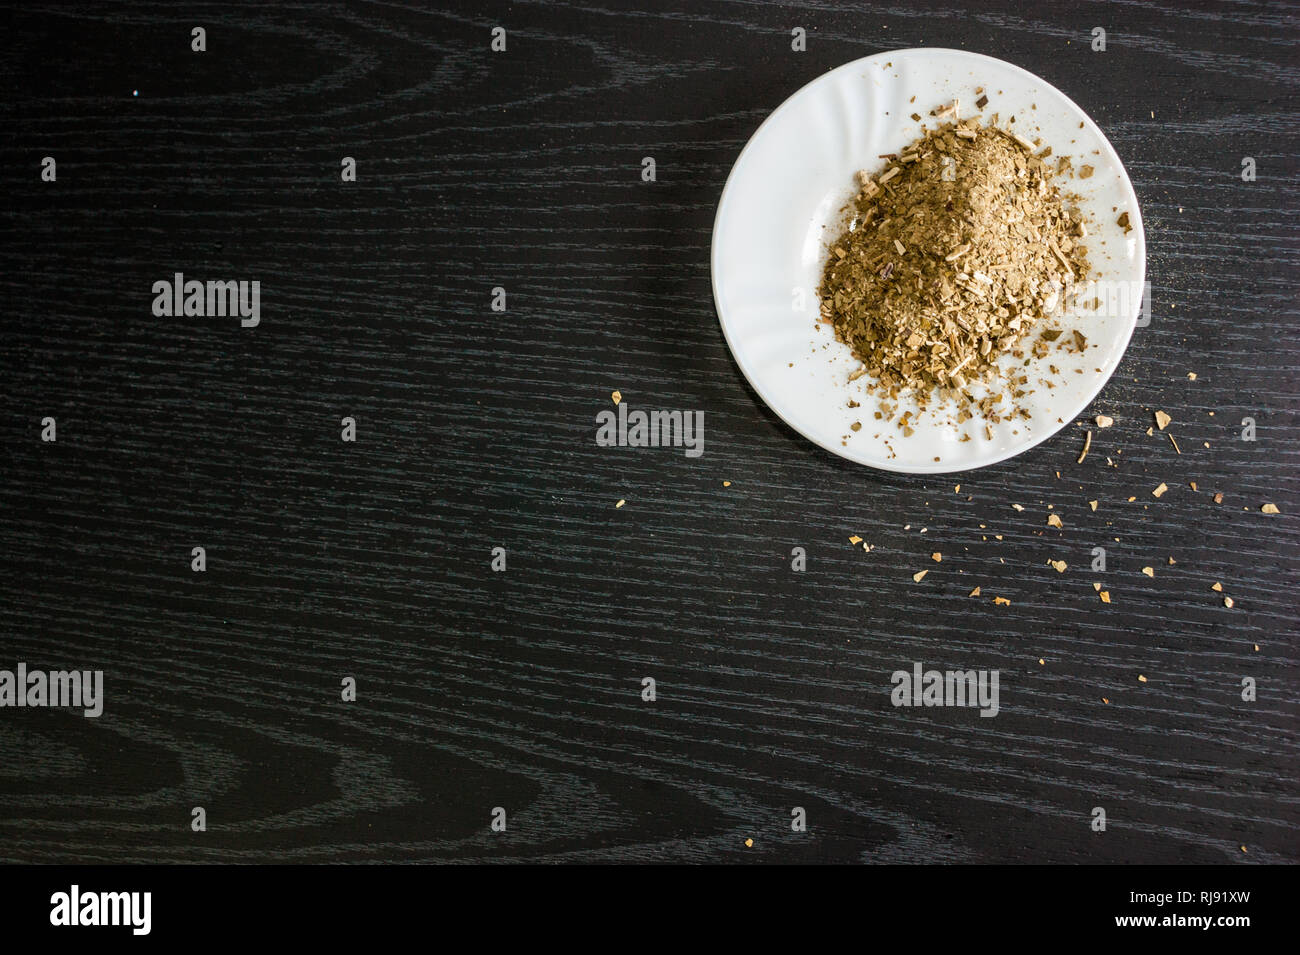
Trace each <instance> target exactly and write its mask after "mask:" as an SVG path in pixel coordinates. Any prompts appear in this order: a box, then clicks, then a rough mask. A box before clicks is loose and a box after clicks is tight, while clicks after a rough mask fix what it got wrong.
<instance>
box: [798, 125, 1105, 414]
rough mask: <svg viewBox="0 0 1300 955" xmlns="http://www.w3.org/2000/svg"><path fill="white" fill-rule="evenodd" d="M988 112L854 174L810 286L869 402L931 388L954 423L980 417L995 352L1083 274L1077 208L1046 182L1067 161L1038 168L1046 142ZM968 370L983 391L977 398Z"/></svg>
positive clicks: (988, 410) (992, 400)
mask: <svg viewBox="0 0 1300 955" xmlns="http://www.w3.org/2000/svg"><path fill="white" fill-rule="evenodd" d="M956 109H957V105H956V104H955V103H954V104H952V105H951V106H948V107H945V108H944V109H942V110H939V111H937V113H936V115H938V116H940V117H942V116H944V115H949V116H953V117H954V118H955V113H956ZM996 122H997V117H996V116H994V117H993V120H992V123H991V124H990V125H988V126H984V125H981V124H980V122H979V121H978V119H975V118H971V119H966V120H960V121H954V120H949V121H947V122H945V123H943V124H942V125H940V126H939V127H938V128H935V129H931V130H927V131H926V133H925V135H924V136H922V137H921V138H920V139H918V140H916V141H915V142H913V143H912V144H911V145H910V146H908V147H907V148H906V149H904V150H903V151H902V152H901V153H900V154H898V155H890V156H887V157H882V158H885V159H887V160H889V161H888V163H887V166H886V168H885V169H884V170H883V171H882V172H881V173H880V174H879V175H878V176H876V177H873V176H871V175H869V174H867V173H866V172H860V173H858V178H859V181H860V183H861V185H862V190H861V192H859V193H858V195H857V197H856V199H855V200H854V202H853V203H852V206H851V207H850V208H849V210H848V212H849V222H848V228H847V231H845V232H844V234H843V235H841V236H840V237H839V238H838V239H837V240H836V241H835V242H833V243H831V253H830V256H829V258H828V261H827V263H826V268H825V270H824V272H823V275H822V282H821V286H820V288H819V289H818V294H819V296H820V298H821V314H822V321H824V322H828V323H830V324H832V325H833V326H834V328H835V334H836V336H837V337H838V338H839V339H840V340H841V341H843V342H845V343H847V344H848V345H849V346H851V347H852V349H853V353H854V355H855V356H856V357H857V358H858V359H859V360H861V362H862V367H861V368H860V369H858V370H857V371H856V372H854V374H853V376H852V378H851V379H850V380H852V379H853V378H857V377H860V376H862V375H870V376H871V377H872V378H874V379H875V382H874V383H873V384H872V385H871V386H870V387H871V389H872V390H874V391H878V392H880V393H881V394H882V397H883V398H887V399H891V400H892V399H897V398H898V397H899V396H900V395H901V394H903V393H904V392H908V391H910V392H912V393H913V394H914V395H915V397H916V400H917V402H918V403H919V404H920V406H921V407H924V406H925V404H926V402H927V400H928V399H929V398H930V396H931V395H932V394H935V393H936V392H937V393H938V394H939V395H941V396H942V397H945V398H948V397H951V398H954V399H956V400H957V402H958V405H959V407H960V409H961V410H960V412H959V420H961V421H965V420H967V419H969V418H970V417H972V416H973V413H972V410H971V409H972V408H973V409H976V410H978V411H980V412H981V413H982V414H983V415H984V417H985V418H987V419H989V420H993V421H997V420H999V419H1000V418H1001V417H1006V416H1008V415H1009V414H1010V410H1009V408H1008V406H1007V405H1001V406H999V402H1000V399H1001V397H1002V396H1001V395H1000V394H997V392H998V390H999V389H998V385H999V383H998V382H997V381H993V380H991V379H993V376H994V375H995V369H996V365H997V362H998V361H999V359H1001V358H1002V357H1003V356H1004V355H1006V354H1007V353H1012V354H1015V355H1016V356H1017V357H1022V353H1021V349H1020V344H1021V342H1022V341H1024V340H1025V339H1026V337H1027V336H1029V335H1030V334H1031V333H1032V332H1033V330H1034V329H1035V327H1037V326H1039V325H1040V323H1044V320H1045V319H1046V318H1047V317H1048V316H1050V315H1051V314H1052V313H1053V312H1054V311H1055V310H1056V309H1057V308H1058V307H1059V306H1060V305H1061V304H1062V303H1063V302H1064V301H1065V299H1066V298H1067V297H1068V296H1069V294H1070V292H1071V291H1072V287H1078V286H1080V285H1081V284H1082V283H1083V281H1084V280H1085V279H1086V278H1087V277H1088V273H1089V265H1088V257H1087V250H1086V249H1085V248H1084V246H1082V245H1081V244H1080V240H1081V239H1082V238H1083V237H1084V236H1086V235H1087V231H1086V229H1085V228H1084V224H1083V220H1082V217H1081V216H1080V215H1079V213H1077V212H1075V211H1072V210H1070V209H1068V208H1067V207H1066V201H1065V197H1064V196H1063V194H1062V193H1061V190H1060V188H1059V187H1058V186H1057V185H1055V184H1053V182H1052V179H1053V178H1054V177H1055V176H1056V175H1057V174H1058V173H1063V172H1064V171H1065V170H1067V169H1068V168H1069V161H1068V160H1066V159H1064V158H1061V159H1059V160H1057V161H1056V162H1055V163H1050V164H1049V163H1048V162H1046V159H1047V157H1048V156H1049V155H1050V154H1051V147H1047V148H1044V149H1042V150H1041V151H1038V150H1037V147H1035V145H1034V144H1033V143H1030V142H1029V141H1028V140H1025V139H1022V138H1021V137H1020V136H1017V135H1015V134H1014V133H1009V132H1006V131H1004V130H1002V129H1000V128H998V127H997V126H996ZM1057 335H1059V331H1057V332H1056V334H1052V335H1049V336H1045V337H1048V338H1049V340H1055V338H1056V337H1057ZM1045 348H1046V346H1045V345H1040V346H1039V348H1038V349H1036V351H1037V350H1039V349H1041V350H1045ZM979 380H984V381H990V383H991V385H992V387H991V389H990V391H991V392H993V394H992V395H985V396H984V397H983V398H981V399H978V400H977V399H976V398H975V397H974V396H973V395H972V394H971V392H970V390H969V386H970V384H971V383H973V382H975V381H979ZM1024 380H1026V379H1024V376H1020V377H1019V378H1016V379H1014V380H1012V381H1009V382H1008V383H1007V384H1009V385H1010V386H1011V388H1012V389H1013V391H1014V389H1015V387H1016V386H1017V385H1018V384H1023V381H1024ZM886 408H887V409H888V405H886ZM887 413H888V414H890V416H892V412H890V411H887ZM907 416H910V414H909V415H907ZM907 416H905V417H907ZM900 423H901V424H902V425H903V427H904V433H908V432H910V430H911V429H910V427H908V426H907V422H906V421H901V422H900Z"/></svg>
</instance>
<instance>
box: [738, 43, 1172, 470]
mask: <svg viewBox="0 0 1300 955" xmlns="http://www.w3.org/2000/svg"><path fill="white" fill-rule="evenodd" d="M976 87H983V88H984V91H985V93H986V94H987V95H988V97H989V102H988V104H987V105H986V106H985V107H984V109H983V110H982V111H977V110H976V109H975V106H974V103H975V100H976V99H977V98H978V97H977V96H976V94H975V89H976ZM912 97H916V99H915V101H913V100H912ZM954 98H958V99H960V101H961V115H962V116H963V117H966V116H970V115H973V114H975V113H977V112H978V114H979V115H981V116H983V117H984V120H985V121H986V122H987V121H988V118H989V117H990V116H991V115H992V114H994V113H998V114H999V118H1000V120H999V124H1000V125H1001V126H1003V127H1004V128H1009V129H1013V130H1015V131H1017V132H1019V133H1020V134H1021V135H1022V136H1025V137H1026V138H1029V139H1034V138H1036V137H1039V136H1041V137H1042V138H1043V141H1044V145H1050V146H1051V147H1052V150H1053V155H1054V156H1060V155H1067V156H1069V157H1070V158H1071V160H1072V161H1073V162H1074V166H1075V169H1076V170H1077V169H1078V167H1079V166H1081V165H1083V164H1085V163H1086V164H1088V165H1091V166H1093V168H1094V169H1095V170H1096V172H1095V173H1094V175H1093V176H1092V177H1091V178H1089V179H1078V178H1077V177H1075V178H1070V177H1068V176H1066V177H1058V179H1057V180H1056V181H1058V182H1060V183H1061V184H1062V188H1064V189H1066V190H1067V191H1075V192H1078V193H1079V194H1080V195H1081V197H1082V200H1081V203H1080V208H1081V209H1082V211H1083V212H1084V213H1085V217H1086V222H1087V226H1088V232H1089V237H1088V239H1087V241H1086V243H1085V244H1086V245H1087V247H1088V253H1089V258H1090V259H1091V262H1092V265H1093V270H1094V273H1093V276H1092V277H1093V279H1094V280H1099V281H1101V282H1102V283H1104V284H1103V285H1102V286H1101V288H1102V290H1103V293H1104V292H1110V293H1111V296H1110V297H1107V296H1104V295H1103V298H1104V301H1106V302H1107V303H1108V304H1109V306H1110V307H1109V308H1103V309H1102V310H1101V312H1100V313H1098V312H1083V311H1079V310H1077V309H1076V310H1068V311H1066V312H1065V313H1064V314H1063V315H1062V316H1061V317H1060V319H1059V321H1060V323H1061V324H1062V325H1063V326H1064V327H1065V328H1066V329H1067V332H1066V334H1065V336H1064V337H1065V338H1068V337H1070V335H1069V331H1068V329H1071V328H1075V327H1077V328H1078V329H1079V330H1080V331H1082V332H1083V333H1084V335H1085V336H1086V337H1087V339H1088V343H1089V346H1090V347H1088V348H1087V349H1086V351H1085V352H1084V354H1083V355H1075V354H1074V353H1073V352H1072V351H1068V350H1058V349H1057V348H1055V347H1053V348H1052V350H1051V351H1050V353H1049V355H1048V356H1047V357H1046V358H1044V359H1041V360H1040V359H1035V360H1034V362H1033V363H1032V364H1031V366H1030V367H1029V368H1027V369H1025V372H1027V373H1029V375H1030V387H1032V388H1033V389H1034V391H1033V393H1032V394H1031V395H1029V396H1027V397H1026V398H1023V399H1021V401H1020V405H1021V406H1023V407H1025V408H1026V409H1027V410H1028V411H1029V412H1030V414H1031V415H1032V417H1031V419H1030V420H1028V421H1024V420H1017V421H1014V422H1002V423H1000V424H997V425H994V426H993V439H992V440H991V441H990V440H987V439H986V438H985V436H984V422H983V419H982V418H980V417H978V416H977V417H976V418H974V419H972V420H971V421H968V422H966V424H965V427H964V428H963V427H960V426H956V425H954V424H952V423H951V422H952V414H951V412H952V411H953V410H954V409H953V408H952V407H951V406H947V407H945V406H943V405H942V404H932V405H931V410H930V411H929V412H927V413H925V414H923V415H922V416H921V418H920V420H919V421H918V422H916V424H915V426H914V427H915V433H914V434H913V435H912V436H911V437H906V438H905V437H903V436H902V434H901V432H900V431H899V430H898V428H897V426H896V425H894V424H886V423H884V422H881V421H877V420H875V418H874V412H875V411H876V409H877V404H876V401H875V399H874V398H872V397H871V396H869V395H867V393H866V389H865V387H864V386H865V385H866V384H867V383H868V382H869V381H870V379H868V378H861V379H859V380H858V381H857V382H853V383H850V382H848V376H849V373H850V372H851V371H852V370H853V369H854V368H856V367H857V365H858V363H857V362H856V361H854V360H853V358H852V356H851V354H850V352H849V349H848V346H846V345H843V344H841V343H839V342H837V341H835V336H834V333H833V332H832V331H831V329H830V326H827V325H820V324H818V323H817V315H818V300H817V294H816V288H817V285H818V284H819V280H820V278H821V271H822V266H823V265H824V263H825V259H826V254H827V244H828V242H830V241H832V240H834V239H835V238H836V234H837V232H838V230H839V228H840V227H841V224H842V214H841V210H842V209H843V207H844V205H845V204H846V203H847V202H849V201H850V200H851V199H852V197H853V195H854V193H855V192H856V188H855V182H854V178H853V177H854V174H855V173H856V172H857V170H859V169H863V168H866V169H868V170H870V171H872V172H877V171H879V170H880V169H881V168H882V165H883V161H882V160H880V159H878V158H877V157H878V156H880V155H881V154H884V153H896V152H898V151H899V150H900V149H901V148H902V147H903V146H905V145H907V144H908V143H909V142H911V141H912V140H913V139H915V138H916V137H917V136H918V135H920V133H921V125H922V122H928V123H929V124H930V125H934V124H935V120H933V119H931V118H930V117H929V112H930V110H932V109H934V108H936V107H938V106H941V105H944V104H946V103H949V102H951V101H952V100H953V99H954ZM912 113H919V114H920V115H921V117H922V122H915V121H913V120H912V119H911V118H910V116H911V114H912ZM1011 116H1015V118H1016V119H1015V122H1014V123H1012V124H1009V123H1008V120H1009V118H1010V117H1011ZM1080 124H1082V126H1080ZM1121 212H1128V214H1129V221H1130V223H1131V225H1132V231H1130V232H1128V233H1127V234H1125V233H1124V230H1123V229H1121V228H1120V227H1119V226H1118V225H1117V224H1116V219H1117V218H1118V215H1119V213H1121ZM712 267H713V296H714V300H715V301H716V303H717V308H718V317H719V319H720V321H721V323H722V331H723V334H724V335H725V336H726V339H727V345H728V347H729V348H730V349H731V354H732V355H733V356H734V357H735V359H736V363H737V364H738V365H739V366H740V369H741V371H742V372H744V374H745V377H746V378H748V379H749V383H750V384H751V385H752V386H753V388H754V390H755V391H757V392H758V394H759V395H760V396H761V397H762V399H763V401H765V402H766V403H767V405H768V407H770V408H771V409H772V410H773V411H775V412H776V413H777V414H778V415H780V416H781V417H782V418H783V419H784V420H785V421H786V423H787V424H789V425H790V426H791V427H792V428H794V429H795V430H796V431H798V432H799V433H800V434H802V435H804V436H805V437H806V438H808V439H809V440H811V441H815V442H816V443H817V444H820V445H821V446H822V447H823V448H826V449H827V450H828V451H833V452H835V453H836V454H838V455H841V456H842V457H846V458H848V459H850V460H852V461H857V462H858V463H860V464H866V465H870V466H871V467H875V468H882V469H884V470H887V471H902V472H908V473H916V474H925V473H941V472H948V471H961V470H965V469H967V468H978V467H984V466H986V465H990V464H995V463H997V462H998V461H1004V460H1006V459H1007V458H1010V457H1012V456H1014V455H1016V454H1019V453H1020V452H1022V451H1025V450H1028V449H1029V448H1032V447H1033V446H1034V445H1036V444H1039V443H1040V442H1042V441H1045V440H1047V438H1049V437H1051V436H1052V435H1053V434H1055V433H1056V432H1057V431H1059V430H1060V429H1061V428H1063V427H1064V426H1065V425H1067V424H1069V423H1070V422H1071V421H1073V420H1074V419H1075V418H1076V417H1077V416H1078V415H1079V414H1080V413H1082V412H1083V411H1084V410H1085V409H1086V408H1087V407H1088V404H1089V403H1090V402H1091V401H1092V399H1093V398H1094V397H1096V395H1097V393H1098V392H1099V391H1100V390H1101V388H1102V386H1103V385H1105V383H1106V381H1107V380H1108V379H1109V378H1110V376H1111V374H1112V373H1113V372H1114V371H1115V368H1116V367H1117V366H1118V365H1119V361H1120V358H1121V357H1123V355H1124V349H1125V348H1126V347H1127V345H1128V342H1129V338H1130V337H1131V336H1132V334H1133V328H1134V326H1135V324H1136V322H1137V317H1138V314H1139V311H1140V305H1141V294H1140V290H1141V288H1142V284H1143V282H1144V281H1145V276H1146V241H1145V237H1144V234H1143V231H1142V216H1141V213H1140V211H1139V209H1138V203H1137V196H1136V195H1135V194H1134V192H1133V184H1132V183H1131V182H1129V178H1128V174H1127V173H1125V171H1124V167H1123V165H1122V164H1121V163H1120V161H1119V157H1118V156H1117V155H1116V154H1115V150H1114V149H1113V148H1112V147H1111V145H1110V143H1109V142H1107V141H1106V137H1105V136H1103V135H1102V132H1101V130H1100V129H1098V128H1097V126H1096V124H1095V123H1093V121H1092V120H1091V119H1089V118H1088V116H1087V115H1086V114H1085V113H1084V112H1083V110H1081V109H1079V107H1078V106H1076V105H1075V104H1074V103H1073V102H1071V101H1070V100H1069V99H1068V98H1067V97H1066V96H1065V94H1063V93H1061V92H1060V91H1059V90H1057V89H1055V88H1054V87H1052V86H1050V85H1049V84H1048V83H1046V82H1044V81H1043V80H1041V79H1039V78H1038V77H1037V76H1034V75H1033V74H1032V73H1028V72H1026V71H1025V70H1022V69H1020V68H1019V67H1017V66H1012V65H1011V64H1009V63H1004V62H1003V61H1001V60H995V59H993V58H992V57H987V56H981V55H979V54H976V53H966V52H964V51H961V50H927V49H918V50H898V51H895V52H891V53H880V54H877V55H875V56H868V57H866V58H864V59H861V60H855V61H854V62H852V63H848V64H846V65H844V66H841V67H839V68H838V69H836V70H832V71H831V72H829V73H827V74H826V75H824V76H821V77H818V78H817V79H815V80H813V81H812V82H811V83H809V84H808V85H807V86H805V87H804V88H803V89H801V90H799V91H798V92H797V93H795V94H794V95H793V96H791V97H790V98H789V99H788V100H786V101H785V102H784V103H782V104H781V105H780V106H779V107H777V109H776V111H775V112H773V113H772V115H771V116H769V117H768V118H767V119H766V121H764V123H763V124H762V125H761V126H760V127H759V128H758V131H757V132H755V133H754V135H753V137H752V138H751V139H750V140H749V142H748V143H747V144H746V146H745V148H744V149H743V150H742V151H741V153H740V157H739V158H738V159H737V160H736V165H735V167H734V168H733V169H732V170H731V175H730V176H729V177H728V179H727V184H726V186H725V188H724V189H723V190H722V198H721V200H720V201H719V203H718V214H717V219H716V220H715V222H714V226H713V262H712ZM801 297H802V301H800V298H801ZM1085 300H1087V299H1085ZM1117 305H1118V306H1119V307H1116V306H1117ZM1049 362H1050V363H1051V364H1054V365H1056V367H1057V368H1058V369H1059V371H1060V374H1057V375H1049V373H1048V369H1047V364H1048V363H1049ZM1076 369H1078V370H1079V372H1080V373H1076ZM1040 377H1045V378H1048V379H1049V380H1051V381H1053V383H1054V384H1055V385H1056V387H1055V388H1052V389H1049V388H1047V387H1045V386H1043V385H1041V384H1039V380H1040ZM849 399H853V400H856V401H859V402H861V407H859V408H849V407H848V402H849ZM904 407H906V406H904ZM900 410H901V409H900ZM855 421H860V422H861V423H862V428H861V430H860V431H858V432H856V433H855V432H853V431H851V430H850V425H851V424H853V423H854V422H855ZM964 432H965V433H969V434H970V436H971V440H969V441H965V442H963V441H962V440H961V438H962V434H963V433H964ZM1077 443H1078V442H1072V443H1071V444H1070V446H1069V448H1068V454H1069V455H1070V456H1071V458H1073V457H1074V456H1076V455H1077V454H1078V451H1079V447H1076V444H1077ZM936 458H937V459H938V460H936Z"/></svg>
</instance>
